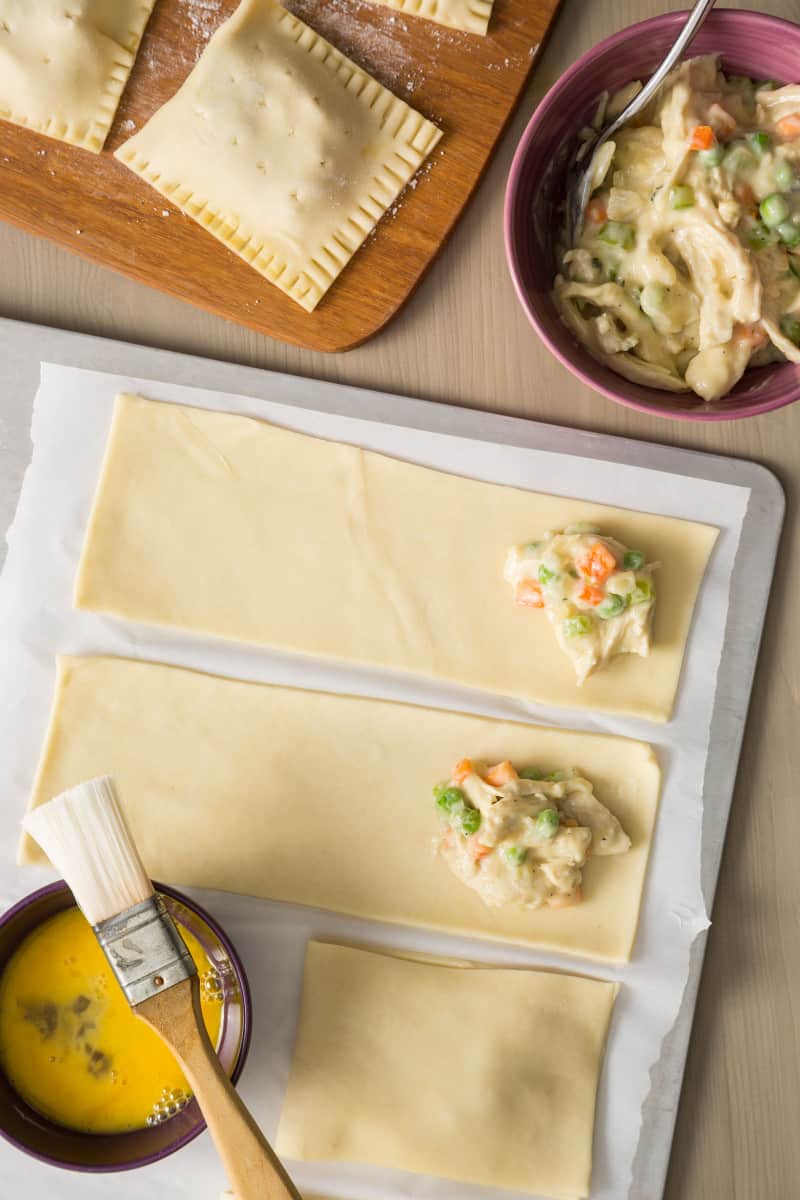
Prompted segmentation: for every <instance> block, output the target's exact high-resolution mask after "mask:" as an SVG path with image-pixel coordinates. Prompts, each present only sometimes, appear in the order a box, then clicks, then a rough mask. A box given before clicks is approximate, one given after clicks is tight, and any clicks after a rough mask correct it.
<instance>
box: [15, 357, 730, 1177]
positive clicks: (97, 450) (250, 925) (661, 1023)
mask: <svg viewBox="0 0 800 1200" xmlns="http://www.w3.org/2000/svg"><path fill="white" fill-rule="evenodd" d="M295 383H299V381H295ZM311 386H312V387H313V386H314V385H311ZM317 386H319V385H317ZM119 389H127V390H140V391H142V392H143V393H144V394H147V395H150V396H154V397H155V398H158V399H165V400H183V401H184V402H188V403H192V404H199V405H201V406H203V405H205V406H208V407H218V408H229V409H230V410H232V411H239V412H247V413H250V414H251V415H256V416H264V417H268V418H269V419H272V420H276V421H278V422H279V423H281V424H285V425H288V426H291V427H292V428H296V429H303V430H307V431H309V432H314V433H318V434H321V435H322V436H336V437H340V438H342V439H344V440H350V441H354V442H357V443H358V444H361V445H365V446H369V447H371V448H374V449H378V450H381V449H382V450H385V451H388V452H390V453H393V454H398V455H401V456H403V457H407V458H409V459H412V460H413V461H416V462H421V463H426V464H428V465H432V466H439V467H443V468H445V469H450V470H456V471H459V472H461V473H464V474H470V475H474V476H476V477H479V478H485V479H489V480H493V481H499V482H507V483H512V484H516V485H518V486H522V487H525V486H532V485H533V483H534V481H535V486H536V487H537V489H540V490H546V491H552V492H556V493H561V494H569V495H577V494H580V495H585V496H586V497H587V499H602V500H604V501H606V502H612V503H617V504H621V505H623V506H625V505H629V506H631V507H637V508H647V509H650V510H652V511H658V512H665V513H669V514H670V515H677V516H686V517H691V518H694V519H702V520H706V521H709V522H711V523H713V524H717V525H718V526H720V528H721V529H722V537H721V539H720V543H719V545H718V547H717V550H716V552H715V555H714V558H713V560H712V564H711V568H710V571H709V575H708V577H707V580H706V583H705V585H704V588H703V591H702V593H701V598H700V604H699V607H698V614H697V619H696V622H695V625H694V628H693V632H692V638H691V644H690V653H689V659H688V666H687V669H686V671H685V675H684V680H683V684H682V688H681V692H680V696H679V701H678V706H677V709H676V718H675V721H674V722H673V723H672V724H671V725H670V726H668V727H666V728H663V727H654V726H651V725H650V724H649V723H647V722H636V721H631V720H628V719H621V718H606V717H603V718H600V717H592V716H591V715H590V714H586V713H582V714H574V716H571V715H570V714H564V713H563V712H559V713H553V712H550V711H548V710H546V709H538V708H536V707H534V706H530V705H523V704H519V703H512V702H508V701H503V700H501V699H496V698H489V697H485V696H482V695H480V694H478V693H474V692H467V691H466V690H464V689H453V688H449V687H445V686H438V685H437V686H434V685H429V684H422V683H420V682H419V681H413V680H411V681H409V680H407V679H400V678H399V677H392V676H388V675H383V674H381V673H379V672H375V671H371V670H367V669H356V668H349V669H348V668H335V667H331V666H330V665H327V666H325V665H321V664H317V663H314V662H313V661H311V660H308V661H306V660H303V661H300V660H296V659H292V658H291V657H290V656H287V655H274V654H268V653H263V652H259V651H253V650H248V649H246V648H230V647H226V646H224V645H221V644H219V643H213V642H211V641H209V640H204V639H201V638H193V637H189V636H180V635H176V634H172V633H170V634H167V633H160V632H159V631H156V630H144V629H142V628H135V627H130V626H125V625H123V624H122V623H120V622H116V621H113V620H111V619H109V618H102V617H97V616H95V615H92V614H78V613H73V612H72V611H71V609H70V606H69V598H70V595H71V588H72V580H73V577H74V571H75V567H76V564H77V558H78V554H79V552H80V546H81V542H82V536H83V529H84V527H85V521H86V517H87V515H88V511H89V506H90V503H91V498H92V494H93V491H94V487H95V483H96V478H97V473H98V470H99V463H100V459H101V457H102V452H103V447H104V442H105V434H106V432H107V428H108V421H109V419H110V413H111V400H112V399H113V394H114V391H116V390H119ZM280 390H281V389H280V388H279V387H277V386H276V391H278V392H279V391H280ZM330 390H334V389H330ZM336 390H337V391H339V392H345V391H346V390H345V389H336ZM346 394H348V395H352V394H353V393H346ZM356 395H357V394H356ZM498 420H499V419H498ZM33 433H34V441H35V444H36V453H35V458H34V467H33V468H32V470H31V471H30V472H29V474H28V478H27V481H26V486H25V488H24V492H23V497H22V501H21V504H20V509H19V512H18V517H17V521H16V522H15V526H14V532H13V536H12V538H11V541H10V549H9V556H8V563H7V569H6V572H5V575H4V577H3V586H2V590H1V591H0V629H2V633H0V638H2V641H1V642H0V680H2V681H3V685H2V694H0V755H2V759H3V761H2V765H1V766H0V782H2V783H3V784H5V786H4V788H3V792H4V796H5V798H6V803H5V807H4V811H3V813H2V818H1V819H2V822H3V825H2V831H3V834H4V835H5V836H4V837H3V843H2V844H3V858H2V861H0V887H1V889H2V891H1V892H0V895H2V899H3V900H4V901H5V902H10V901H11V900H12V899H15V898H16V897H17V896H19V895H21V894H22V893H23V892H24V891H26V890H29V889H30V887H32V886H34V879H33V878H32V876H31V874H30V873H26V874H25V875H24V876H21V875H20V873H18V872H15V871H14V869H13V867H12V865H11V862H10V853H9V849H10V844H11V842H12V841H13V836H14V834H13V830H14V827H15V825H16V823H17V821H18V817H19V813H20V811H21V807H22V805H23V803H24V797H25V795H26V794H27V790H28V788H29V785H30V780H31V778H32V773H33V769H34V767H35V762H36V758H37V756H38V751H39V747H40V741H41V736H42V733H43V730H44V725H45V722H46V717H47V709H48V707H49V702H50V698H51V692H52V678H53V669H52V656H53V654H54V653H55V652H56V651H61V652H72V653H75V652H90V651H95V652H111V653H125V654H129V655H131V656H134V657H144V658H158V659H161V660H164V661H171V662H179V663H183V664H185V665H189V666H198V667H202V668H204V669H208V670H214V671H218V672H220V673H224V674H231V675H237V676H239V677H243V678H251V679H264V680H269V681H271V682H291V683H294V684H299V685H300V686H310V687H325V688H330V689H334V690H340V691H354V692H359V693H362V694H374V695H383V696H390V697H393V698H397V699H408V700H414V701H418V702H427V703H429V704H437V705H441V706H443V707H453V708H460V709H467V710H471V711H480V712H483V713H486V714H487V715H497V716H511V717H514V718H517V719H534V720H536V721H538V722H541V723H563V724H569V725H572V726H574V727H576V728H580V727H586V728H593V729H600V730H606V731H611V732H616V733H622V734H626V733H627V734H633V735H635V736H644V737H646V738H648V739H649V740H650V741H651V742H653V743H654V744H655V745H656V748H657V752H658V754H659V757H660V759H661V762H662V767H663V768H664V771H665V790H664V797H663V801H662V811H661V816H660V820H659V828H658V833H657V838H656V845H655V849H654V856H653V861H652V864H651V872H650V878H649V884H648V889H647V895H646V901H645V908H644V914H643V923H642V930H641V933H640V940H639V943H638V951H637V956H636V959H635V961H634V963H633V964H631V965H630V966H627V967H624V968H620V969H619V970H617V971H614V970H606V969H599V968H596V967H592V966H588V967H586V968H585V969H587V970H588V971H589V972H590V973H592V974H595V975H603V976H606V977H611V978H619V979H620V980H621V981H622V982H623V984H625V985H627V986H625V987H624V988H623V993H622V996H621V998H620V1002H619V1004H618V1008H617V1012H616V1013H615V1017H614V1022H613V1025H612V1033H611V1039H610V1043H609V1054H608V1058H607V1062H606V1067H605V1070H604V1075H603V1080H602V1085H601V1096H600V1108H599V1114H598V1123H597V1134H596V1146H595V1175H594V1188H593V1195H595V1196H597V1197H602V1198H603V1200H611V1197H614V1200H618V1198H619V1197H621V1196H624V1195H626V1194H628V1191H629V1187H628V1184H629V1179H630V1170H631V1164H632V1161H633V1156H634V1153H635V1150H636V1142H637V1135H638V1129H639V1123H640V1114H641V1108H642V1104H643V1102H644V1099H645V1097H646V1095H647V1091H648V1086H649V1079H648V1072H649V1067H650V1065H651V1064H652V1063H653V1062H654V1061H655V1060H656V1058H657V1057H658V1051H659V1048H660V1044H661V1040H662V1037H663V1035H664V1034H665V1033H666V1032H667V1030H668V1029H669V1028H670V1026H671V1025H672V1023H673V1021H674V1019H675V1016H676V1014H677V1011H678V1008H679V1005H680V1002H681V997H682V994H683V990H684V985H685V982H686V979H687V976H688V965H689V949H690V945H691V942H692V940H693V938H694V936H695V934H696V933H697V932H698V931H699V930H700V929H702V928H703V927H704V925H705V915H704V907H703V900H702V895H701V890H700V829H701V822H702V809H701V802H700V793H701V785H702V779H703V776H704V766H705V757H706V751H707V746H708V729H709V723H710V720H711V714H712V707H713V698H714V696H713V687H710V686H709V683H710V681H712V680H714V679H715V677H716V668H717V665H718V662H719V656H720V651H721V648H722V642H723V632H724V627H725V616H726V611H727V595H728V581H729V577H730V571H731V567H732V564H733V560H734V556H735V553H736V549H737V545H738V541H739V535H740V532H741V528H742V522H743V520H744V517H745V514H746V511H747V506H748V500H749V497H750V488H749V487H747V486H736V485H732V484H721V483H719V482H709V481H706V480H702V479H687V478H686V477H678V476H676V475H674V474H671V473H668V472H664V471H659V470H653V469H650V468H643V467H638V466H636V465H626V466H622V467H621V466H620V465H619V464H617V463H608V462H594V461H590V460H588V459H580V458H572V457H570V456H569V455H565V454H563V453H561V454H555V453H553V452H551V451H542V450H537V449H535V448H531V447H521V446H515V445H502V444H499V443H497V442H494V443H493V444H487V442H486V441H484V440H477V439H471V438H463V437H453V436H447V435H441V434H436V433H430V432H425V431H421V430H417V429H413V428H409V427H407V426H400V425H395V426H391V425H386V424H376V423H375V422H374V421H365V420H359V419H353V418H350V417H347V416H343V415H341V414H332V413H327V414H321V413H315V412H314V411H312V410H309V409H297V408H294V407H290V408H287V407H286V406H285V405H278V404H275V403H266V404H265V403H264V402H263V401H259V400H250V401H248V400H246V399H243V398H241V397H230V396H229V397H224V396H222V395H221V394H219V393H213V392H207V393H198V392H197V391H191V392H187V390H186V389H184V388H177V387H175V386H174V385H161V384H158V385H156V386H154V385H153V384H151V383H147V382H142V381H136V380H131V379H117V380H113V381H112V380H109V379H103V378H101V377H98V376H91V375H87V374H85V373H79V372H75V371H63V370H62V371H59V370H56V369H49V368H48V369H46V371H45V373H44V376H43V388H42V390H41V391H40V394H39V398H38V401H37V409H36V415H35V420H34V431H33ZM585 439H586V435H576V440H578V441H580V440H584V441H585ZM645 499H646V503H645V502H644V501H645ZM12 680H13V681H14V686H13V687H9V686H8V685H9V682H10V681H12ZM679 747H680V755H679V754H678V753H677V750H678V748H679ZM737 748H738V747H737ZM207 902H208V903H210V906H211V907H212V909H213V910H214V911H215V912H217V913H218V914H219V915H220V917H221V918H222V919H223V921H224V922H225V923H226V924H227V926H228V928H229V930H230V932H231V933H232V935H233V936H234V940H236V941H238V942H240V943H241V947H242V949H243V951H244V954H245V958H246V961H247V964H248V969H249V970H250V972H251V975H252V977H253V984H254V993H255V997H256V1010H257V1011H256V1039H255V1043H254V1048H253V1058H252V1059H251V1063H250V1066H249V1068H248V1070H247V1072H246V1073H245V1082H244V1086H243V1092H244V1094H245V1095H246V1096H247V1098H248V1099H249V1100H250V1101H251V1103H252V1104H253V1107H254V1109H255V1111H256V1113H257V1115H258V1116H259V1117H260V1118H261V1119H262V1120H263V1121H264V1123H265V1125H266V1127H267V1128H268V1130H270V1131H274V1127H275V1123H276V1119H277V1112H278V1108H279V1104H280V1097H281V1094H282V1087H283V1083H284V1081H285V1076H286V1072H287V1070H288V1062H289V1053H290V1047H291V1038H292V1030H293V1019H294V1013H295V1011H296V1002H297V991H298V987H299V979H300V969H301V964H302V947H303V942H304V938H305V937H306V936H308V935H311V934H314V935H327V936H335V937H339V938H347V937H357V938H359V939H360V940H372V941H374V942H377V943H379V944H380V943H381V942H383V943H386V942H388V943H390V944H394V945H402V946H404V947H406V948H414V947H416V948H419V949H425V950H433V951H435V952H438V953H450V954H457V955H459V956H461V957H474V958H478V959H481V960H483V961H495V962H501V963H509V962H516V963H527V964H531V965H534V964H537V963H538V964H544V965H559V966H562V967H563V966H567V967H568V969H576V965H575V964H574V962H572V963H570V962H568V961H567V960H564V959H563V958H562V959H559V958H558V957H557V956H546V955H542V954H535V953H530V952H523V951H517V952H515V951H509V950H508V949H506V948H503V949H497V950H493V949H491V948H487V947H486V946H485V945H482V944H478V943H471V942H468V941H465V940H463V939H461V940H457V939H450V938H443V937H439V936H435V935H423V934H418V933H416V932H413V931H405V930H403V931H397V930H393V931H387V930H384V929H379V928H378V927H376V926H374V925H373V926H370V925H367V924H365V923H363V922H354V921H348V920H346V919H343V918H338V917H333V916H326V915H322V914H315V913H310V912H308V911H306V912H302V911H300V910H292V909H290V908H288V907H287V906H279V905H267V904H264V903H263V902H256V901H244V900H241V899H238V898H233V897H220V896H213V897H211V898H210V899H208V898H207ZM278 962H279V963H280V971H279V972H278V971H276V970H275V963H278ZM268 982H269V987H268V986H267V984H268ZM267 1064H269V1066H268V1065H267ZM268 1076H269V1086H264V1084H265V1079H266V1078H267V1077H268ZM10 1154H11V1152H10V1150H9V1149H8V1148H7V1147H3V1148H2V1153H0V1183H2V1184H4V1185H8V1186H11V1185H14V1186H19V1185H20V1183H21V1181H22V1180H24V1181H25V1186H26V1188H27V1189H28V1190H30V1185H31V1182H32V1181H33V1180H34V1179H38V1178H39V1175H38V1173H39V1172H41V1171H46V1169H45V1168H40V1167H38V1165H36V1164H33V1163H31V1162H29V1161H28V1162H26V1161H25V1160H20V1159H19V1158H18V1157H16V1156H13V1155H12V1156H11V1157H9V1155H10ZM216 1176H217V1177H218V1178H219V1179H220V1180H221V1173H220V1172H219V1171H218V1170H217V1171H216ZM156 1177H157V1180H158V1184H159V1186H160V1187H161V1188H162V1189H166V1190H168V1194H170V1195H175V1196H180V1197H182V1196H184V1195H186V1196H187V1197H188V1196H189V1195H190V1194H191V1195H195V1196H196V1195H207V1194H212V1195H213V1186H212V1184H211V1181H212V1180H213V1179H214V1178H215V1164H214V1163H213V1156H212V1155H211V1152H210V1148H209V1147H208V1146H207V1145H205V1144H197V1143H196V1144H195V1145H194V1146H193V1147H191V1148H189V1149H188V1150H186V1151H184V1152H182V1154H181V1155H180V1157H179V1158H176V1159H173V1160H168V1161H167V1162H166V1163H163V1164H160V1165H159V1166H158V1167H155V1168H151V1169H148V1170H147V1171H145V1172H137V1173H136V1174H135V1175H129V1176H126V1177H124V1178H122V1179H120V1180H119V1181H115V1191H119V1193H120V1194H121V1195H122V1196H130V1197H139V1196H142V1197H143V1196H144V1195H145V1194H146V1193H149V1192H150V1191H151V1190H152V1188H153V1186H154V1184H155V1182H156ZM297 1177H298V1180H299V1182H300V1183H301V1185H302V1186H306V1185H309V1186H310V1185H312V1184H313V1187H314V1188H315V1189H320V1190H327V1191H329V1192H331V1193H334V1194H340V1195H343V1196H350V1197H352V1200H361V1198H362V1197H363V1198H365V1200H367V1198H371V1197H377V1196H381V1197H387V1198H388V1197H393V1196H398V1197H399V1196H401V1195H403V1196H431V1197H442V1198H443V1200H445V1198H447V1200H449V1198H450V1197H453V1200H455V1197H456V1196H458V1197H466V1196H470V1197H471V1196H473V1195H474V1196H476V1197H478V1196H486V1195H487V1194H488V1193H487V1192H486V1191H485V1190H482V1189H477V1188H476V1189H469V1188H465V1187H463V1186H462V1185H458V1186H457V1187H455V1188H453V1187H452V1186H451V1185H447V1184H445V1183H443V1182H442V1181H429V1180H424V1179H421V1178H419V1177H413V1176H408V1177H403V1176H400V1175H398V1174H397V1173H385V1172H383V1173H382V1172H375V1171H370V1170H363V1169H355V1168H353V1169H346V1168H338V1167H337V1168H332V1169H330V1170H326V1169H324V1168H315V1167H310V1166H306V1167H303V1168H300V1169H299V1170H298V1171H297ZM47 1178H48V1179H49V1180H51V1181H52V1178H53V1176H52V1172H49V1171H48V1172H47ZM58 1178H59V1183H58V1188H59V1191H58V1194H59V1195H63V1196H64V1197H71V1196H73V1195H75V1196H76V1197H77V1195H78V1194H79V1193H78V1187H80V1194H81V1195H93V1194H94V1195H98V1196H99V1195H104V1194H107V1192H106V1191H104V1188H107V1183H104V1181H102V1180H85V1179H84V1180H77V1179H75V1180H73V1179H72V1178H71V1177H68V1176H63V1175H62V1176H59V1177H58ZM42 1179H44V1176H42ZM73 1184H75V1186H74V1187H72V1185H73ZM87 1185H88V1186H87ZM93 1185H96V1190H92V1188H93ZM209 1188H210V1189H211V1190H210V1192H209ZM41 1194H42V1195H44V1194H52V1192H50V1193H45V1192H42V1193H41ZM491 1194H492V1195H493V1196H497V1195H498V1193H496V1192H492V1193H491Z"/></svg>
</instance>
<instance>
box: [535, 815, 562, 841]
mask: <svg viewBox="0 0 800 1200" xmlns="http://www.w3.org/2000/svg"><path fill="white" fill-rule="evenodd" d="M560 823H561V822H560V818H559V815H558V811H557V809H555V808H543V809H542V811H541V812H540V813H539V814H538V815H537V817H536V832H537V833H538V835H539V837H540V838H545V839H546V840H547V841H549V840H550V838H554V837H555V836H556V834H557V833H558V827H559V825H560Z"/></svg>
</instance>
